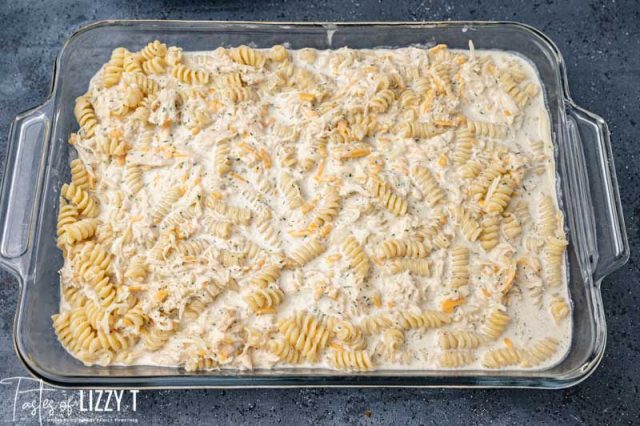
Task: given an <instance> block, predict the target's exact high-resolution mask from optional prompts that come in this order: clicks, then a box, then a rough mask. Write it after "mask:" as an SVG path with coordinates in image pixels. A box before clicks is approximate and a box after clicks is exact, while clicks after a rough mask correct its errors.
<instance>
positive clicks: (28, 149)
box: [0, 100, 53, 276]
mask: <svg viewBox="0 0 640 426" xmlns="http://www.w3.org/2000/svg"><path fill="white" fill-rule="evenodd" d="M52 112H53V102H52V101H51V100H48V101H47V102H45V103H44V104H42V105H40V106H39V107H36V108H34V109H32V110H29V111H25V112H23V113H21V114H18V116H17V117H16V119H15V121H14V122H13V123H12V125H11V128H10V130H9V139H8V141H7V142H8V153H7V158H6V163H5V170H4V175H3V179H2V193H1V194H0V218H1V220H2V222H1V223H0V264H1V265H2V266H4V267H6V268H7V269H9V270H12V271H13V272H15V273H17V274H20V275H23V276H24V272H25V271H24V268H25V267H26V265H27V262H26V260H28V259H27V257H28V256H27V255H28V253H29V252H30V250H29V246H30V241H31V239H32V236H33V231H34V226H35V222H36V205H37V200H38V198H39V196H40V191H41V182H42V178H43V175H44V166H45V164H44V163H45V161H44V160H45V152H46V147H47V145H48V140H49V131H50V127H51V115H52Z"/></svg>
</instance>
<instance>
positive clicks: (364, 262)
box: [340, 235, 369, 281]
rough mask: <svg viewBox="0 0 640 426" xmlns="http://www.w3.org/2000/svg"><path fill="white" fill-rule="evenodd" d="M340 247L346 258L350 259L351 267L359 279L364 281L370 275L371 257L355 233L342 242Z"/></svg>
mask: <svg viewBox="0 0 640 426" xmlns="http://www.w3.org/2000/svg"><path fill="white" fill-rule="evenodd" d="M340 248H341V250H342V251H343V252H344V255H345V256H346V258H347V259H349V267H350V268H351V269H352V270H353V272H354V273H355V274H356V276H357V277H358V279H360V280H362V281H364V280H365V279H366V278H367V275H369V258H368V257H367V254H366V253H365V252H364V250H363V249H362V246H361V245H360V243H359V242H358V240H357V239H356V238H355V237H354V236H353V235H350V236H349V237H347V238H346V239H345V240H344V241H343V242H342V245H341V246H340Z"/></svg>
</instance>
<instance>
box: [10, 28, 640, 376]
mask: <svg viewBox="0 0 640 426" xmlns="http://www.w3.org/2000/svg"><path fill="white" fill-rule="evenodd" d="M154 39H160V40H162V41H163V42H165V43H167V44H171V45H178V46H181V47H183V48H184V49H185V50H212V49H215V48H216V47H218V46H236V45H240V44H251V45H254V46H257V47H270V46H271V45H273V44H282V43H289V45H290V46H291V47H292V48H303V47H313V48H316V49H329V48H339V47H343V46H349V47H351V48H374V47H406V46H410V45H416V44H420V45H433V44H436V43H445V44H447V45H449V47H450V48H467V46H468V41H469V40H470V39H472V40H473V42H474V43H475V46H476V47H477V48H481V49H501V50H506V51H511V52H515V53H518V54H520V55H522V56H524V57H526V58H528V59H529V60H530V61H531V62H532V63H533V64H534V65H535V67H536V68H537V71H538V73H539V75H540V78H541V81H542V83H543V88H544V95H545V99H546V104H547V108H548V109H549V112H550V120H551V130H552V135H553V142H554V151H555V156H556V166H557V176H558V181H559V194H560V200H559V203H560V206H561V208H562V210H563V212H564V213H565V227H566V229H567V234H568V237H569V241H570V245H569V247H568V263H567V264H568V271H569V280H570V281H569V286H570V292H571V298H572V301H573V310H572V315H573V318H572V319H573V341H572V344H571V348H570V350H569V352H568V354H567V356H566V357H565V358H564V360H563V361H562V362H560V363H559V364H557V365H555V366H554V367H552V368H549V369H545V370H542V371H509V370H504V371H445V372H443V371H409V370H403V371H376V372H371V373H344V372H335V371H317V370H315V371H311V370H296V371H292V370H288V371H287V370H283V369H280V370H279V369H275V370H270V371H244V372H235V371H220V372H201V373H188V372H185V371H184V370H180V369H174V368H159V367H139V366H131V367H114V366H111V367H106V368H104V367H87V366H84V365H83V364H82V363H81V362H79V361H77V360H75V359H74V358H72V357H71V356H70V355H69V354H67V352H65V350H64V349H63V348H62V346H61V345H60V344H59V343H58V341H57V340H56V337H55V335H54V332H53V329H52V327H51V319H50V317H51V315H52V314H53V313H55V312H57V311H58V304H59V294H58V272H57V271H58V270H59V269H60V267H61V265H62V263H63V260H62V254H61V252H60V251H59V250H58V249H57V248H56V245H55V240H56V239H55V236H56V215H57V208H58V197H59V191H60V187H61V186H62V184H63V183H64V182H65V181H68V180H69V174H70V173H69V168H68V163H69V154H70V151H71V150H72V148H70V146H69V145H68V144H67V138H68V136H69V134H70V133H71V132H73V131H76V130H77V124H76V121H75V118H74V115H73V106H74V99H75V98H76V97H77V96H79V95H81V94H82V93H84V91H85V90H86V88H87V85H88V83H89V79H90V78H91V76H93V75H94V74H95V72H96V71H97V70H98V69H99V68H100V66H101V65H102V64H103V63H104V62H105V61H107V60H108V58H109V56H110V53H111V51H112V50H113V49H114V48H115V47H118V46H126V47H127V48H128V49H131V50H134V49H140V48H142V47H143V46H144V45H145V44H146V43H147V42H149V41H151V40H154ZM8 147H9V151H8V155H7V161H6V169H5V173H4V178H3V181H2V194H1V199H0V209H1V210H0V212H1V216H0V217H1V219H2V222H1V229H0V233H1V234H0V264H1V265H2V267H4V268H6V269H7V270H9V271H11V272H12V273H13V274H14V275H15V277H16V278H17V280H18V282H19V285H20V298H19V305H18V309H17V314H16V319H15V328H14V339H15V346H16V351H17V353H18V355H19V357H20V359H21V360H22V361H23V362H24V364H25V366H26V367H27V368H28V370H29V371H30V372H31V373H32V374H33V375H34V376H36V377H39V378H42V379H44V380H45V381H47V382H49V383H51V384H53V385H58V386H69V387H92V388H96V387H132V388H150V387H154V388H169V387H192V388H196V387H261V386H263V387H264V386H273V387H285V386H431V387H538V388H564V387H568V386H572V385H575V384H577V383H579V382H580V381H582V380H584V379H585V378H586V377H587V376H589V374H591V373H592V372H593V371H594V369H595V368H596V366H597V365H598V363H599V362H600V360H601V358H602V355H603V353H604V348H605V341H606V323H605V318H604V311H603V306H602V297H601V294H600V284H601V282H602V279H603V278H604V277H605V276H606V275H607V274H609V273H611V272H612V271H614V270H615V269H617V268H619V267H620V266H621V265H623V264H624V263H625V262H626V261H627V259H628V257H629V247H628V243H627V237H626V231H625V227H624V223H623V216H622V209H621V205H620V197H619V193H618V188H617V181H616V175H615V169H614V165H613V157H612V155H611V145H610V139H609V131H608V128H607V125H606V123H605V122H604V121H603V120H602V118H600V117H598V116H596V115H594V114H591V113H589V112H587V111H585V110H583V109H581V108H579V107H577V106H576V105H575V104H574V103H573V102H572V100H571V98H570V96H569V89H568V85H567V76H566V69H565V65H564V61H563V59H562V56H561V55H560V52H559V51H558V49H557V47H556V46H555V45H554V44H553V42H551V40H549V39H548V38H547V37H546V36H545V35H544V34H542V33H541V32H539V31H538V30H536V29H534V28H531V27H529V26H526V25H522V24H518V23H509V22H426V23H340V24H338V23H248V22H200V21H198V22H193V21H191V22H188V21H101V22H97V23H94V24H91V25H88V26H86V27H84V28H82V29H80V30H79V31H77V32H76V33H75V34H74V35H73V36H72V37H71V38H70V39H69V40H68V41H67V42H66V43H65V45H64V47H63V49H62V51H61V52H60V54H59V55H58V58H57V61H56V66H55V70H54V75H53V87H52V90H51V94H50V96H49V98H48V99H47V100H46V101H45V102H44V103H43V104H42V105H40V106H39V107H37V108H35V109H32V110H30V111H26V112H24V113H22V114H20V115H18V116H17V118H16V120H15V122H14V123H13V125H12V127H11V131H10V135H9V140H8Z"/></svg>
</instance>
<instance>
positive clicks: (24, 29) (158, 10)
mask: <svg viewBox="0 0 640 426" xmlns="http://www.w3.org/2000/svg"><path fill="white" fill-rule="evenodd" d="M105 18H143V19H144V18H160V19H212V20H291V21H294V20H302V21H308V20H315V21H319V20H338V21H343V20H354V21H356V20H381V21H385V20H388V21H404V20H408V21H413V20H447V19H460V20H467V19H473V20H513V21H520V22H524V23H528V24H531V25H534V26H536V27H537V28H539V29H541V30H542V31H544V32H546V33H547V35H549V36H550V37H551V38H552V39H553V40H554V41H555V42H556V43H557V45H558V46H559V48H560V50H561V51H562V53H563V54H564V57H565V59H566V61H567V65H568V74H569V80H570V86H571V92H572V95H573V98H574V100H575V101H576V103H577V104H579V105H581V106H583V107H585V108H586V109H588V110H590V111H593V112H595V113H597V114H599V115H601V116H603V117H604V118H605V120H607V121H608V123H609V125H610V127H611V132H612V141H613V152H614V156H615V160H616V165H617V172H618V179H619V184H620V191H621V195H622V202H623V205H624V212H625V220H626V225H627V230H628V234H629V241H630V245H631V251H632V255H631V260H630V261H629V263H628V264H627V265H625V266H624V267H623V268H622V269H620V270H618V271H617V272H615V273H614V274H612V275H611V276H609V277H607V278H606V279H605V280H604V281H603V283H602V292H603V298H604V304H605V311H606V317H607V322H608V328H609V331H608V346H607V350H606V354H605V357H604V360H603V361H602V364H601V365H600V367H599V368H598V370H597V371H596V372H595V373H594V374H593V376H591V377H590V378H589V379H587V380H586V381H585V382H583V383H582V384H580V385H578V386H576V387H573V388H570V389H567V390H562V391H531V390H474V391H465V390H419V389H416V390H412V389H361V390H359V389H343V390H324V389H318V390H316V389H302V390H297V389H288V390H226V391H218V390H196V391H143V392H141V393H140V394H139V396H138V401H137V402H138V406H137V411H135V412H133V411H131V410H129V411H128V412H127V413H124V414H122V415H121V417H126V418H129V419H130V420H133V421H138V422H140V423H143V424H147V423H150V424H196V423H209V424H241V423H250V424H252V423H257V422H260V423H286V424H303V423H318V422H322V423H332V424H337V423H356V424H369V423H395V424H426V423H449V422H451V423H489V422H492V423H497V424H510V423H518V424H521V423H548V424H557V423H559V422H566V423H583V422H584V423H594V424H595V423H597V424H618V423H635V422H638V421H640V398H639V395H638V386H639V384H640V383H639V382H640V368H639V367H638V366H639V365H640V339H639V338H638V336H640V309H638V305H639V298H640V283H639V281H640V274H639V273H638V272H639V271H638V264H639V262H640V257H639V256H638V254H637V251H636V250H637V249H640V229H639V215H640V197H639V196H638V187H639V186H640V166H639V165H638V164H639V160H640V159H639V158H638V155H639V154H640V142H639V139H638V130H639V127H638V126H639V123H640V84H638V83H639V81H640V55H639V54H638V52H640V3H638V2H636V1H635V0H617V1H615V2H609V1H607V2H587V1H581V0H575V1H565V0H557V1H553V0H546V1H538V0H518V1H487V0H484V1H482V0H468V1H463V0H461V1H446V2H436V1H413V0H407V1H402V0H396V1H388V2H387V1H377V0H360V1H358V0H342V1H329V0H313V1H311V0H307V1H250V0H249V1H247V0H235V1H210V2H206V1H186V0H174V1H170V0H164V1H163V0H149V1H140V2H135V1H128V0H120V1H85V2H72V1H68V0H58V1H25V0H14V1H9V0H0V46H2V54H0V76H2V78H1V79H0V153H1V154H0V155H2V157H1V159H2V161H3V162H4V156H5V150H6V135H7V133H8V130H9V123H10V122H11V120H13V118H14V116H15V115H16V114H17V113H19V112H20V111H23V110H25V109H28V108H30V107H33V106H35V105H38V104H39V103H40V102H42V101H43V100H44V99H45V97H46V96H47V94H48V92H49V87H50V83H51V82H50V78H51V72H52V69H53V61H54V58H55V55H56V54H57V53H58V51H59V50H60V48H61V46H62V44H63V43H64V41H65V40H66V39H67V38H68V37H69V35H71V33H72V32H73V31H74V30H76V29H77V28H79V27H80V26H82V25H84V24H87V23H90V22H92V21H95V20H99V19H105ZM17 297H18V287H17V284H16V282H15V280H14V279H13V278H12V277H10V276H9V274H7V273H5V272H0V378H7V377H11V376H26V375H27V373H26V371H25V370H24V368H23V367H22V365H21V364H20V362H19V361H18V359H17V357H16V355H15V353H14V351H13V344H12V336H11V333H12V327H13V317H14V312H15V307H16V303H17ZM13 391H14V389H13V388H12V386H10V385H9V384H7V385H3V386H0V421H5V420H9V421H10V420H11V419H12V410H13V398H14V393H13ZM18 408H19V409H21V408H22V407H18ZM18 414H20V413H18ZM23 414H24V413H23ZM76 414H79V413H76ZM80 414H81V415H80ZM80 414H79V415H78V416H76V417H81V418H85V419H89V418H94V419H97V418H100V417H101V416H102V414H101V413H80ZM18 418H23V419H24V420H25V422H26V421H37V419H38V417H37V415H35V417H29V416H26V417H20V416H18ZM45 418H46V416H45Z"/></svg>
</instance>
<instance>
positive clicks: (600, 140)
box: [567, 103, 629, 283]
mask: <svg viewBox="0 0 640 426" xmlns="http://www.w3.org/2000/svg"><path fill="white" fill-rule="evenodd" d="M567 114H568V119H569V120H568V123H569V128H568V131H569V138H570V139H573V141H574V142H576V143H575V144H572V145H573V146H574V147H575V148H576V149H578V150H579V151H582V154H583V159H584V160H583V159H582V158H580V157H581V156H580V155H579V154H580V152H575V153H574V154H576V156H575V157H574V161H577V162H578V163H580V162H582V161H584V163H583V165H582V166H583V167H579V168H583V170H584V172H583V173H584V176H585V177H586V182H585V183H586V184H587V185H584V186H582V185H579V186H578V187H577V188H576V187H574V190H582V191H588V194H586V195H587V196H588V198H590V199H591V206H590V207H591V208H590V209H589V210H590V211H591V212H592V213H593V217H592V218H588V217H586V218H583V220H582V222H583V224H584V223H588V224H589V225H588V227H589V228H591V229H592V230H591V231H590V232H589V230H588V229H585V230H586V231H587V237H588V238H587V243H588V244H589V241H591V244H589V245H591V246H592V248H593V249H595V250H593V251H595V253H594V252H593V251H592V250H589V252H591V253H589V254H588V256H590V258H589V259H588V261H589V263H591V271H592V274H593V281H594V282H595V283H599V282H600V281H601V280H602V278H604V277H605V276H606V275H608V274H610V273H611V272H613V271H615V270H616V269H618V268H619V267H620V266H622V265H624V264H625V263H626V262H627V260H628V259H629V242H628V241H627V231H626V229H625V226H624V217H623V212H622V204H621V202H620V192H619V190H618V181H617V179H616V169H615V166H614V164H613V155H612V153H611V139H610V136H609V127H608V126H607V123H606V122H605V121H604V120H603V119H602V117H600V116H598V115H595V114H593V113H591V112H588V111H585V110H584V109H582V108H580V107H578V106H576V105H573V104H571V103H569V104H568V109H567ZM578 166H580V164H578ZM575 195H578V194H575ZM588 198H587V199H588ZM580 210H582V212H584V211H585V210H583V209H580ZM580 210H578V214H580ZM589 210H586V211H589ZM589 222H591V223H589ZM593 230H595V235H589V234H593V233H594V232H593ZM594 237H595V239H594Z"/></svg>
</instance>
